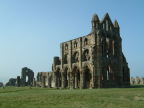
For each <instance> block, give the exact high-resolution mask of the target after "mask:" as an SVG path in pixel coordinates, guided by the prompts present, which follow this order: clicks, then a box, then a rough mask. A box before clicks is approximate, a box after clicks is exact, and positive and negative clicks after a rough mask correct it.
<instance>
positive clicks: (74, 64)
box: [38, 13, 130, 88]
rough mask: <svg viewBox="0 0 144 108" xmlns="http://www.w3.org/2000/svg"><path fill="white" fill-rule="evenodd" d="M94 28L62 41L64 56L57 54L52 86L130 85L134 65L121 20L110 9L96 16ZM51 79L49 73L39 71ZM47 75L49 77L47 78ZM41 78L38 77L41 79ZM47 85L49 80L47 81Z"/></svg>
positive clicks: (62, 53)
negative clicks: (124, 43) (128, 55)
mask: <svg viewBox="0 0 144 108" xmlns="http://www.w3.org/2000/svg"><path fill="white" fill-rule="evenodd" d="M91 23H92V30H91V32H90V33H89V34H88V35H86V36H83V37H79V38H77V39H73V40H70V41H67V42H63V43H61V45H60V46H61V57H54V61H53V65H52V71H53V72H52V73H51V80H50V81H51V83H50V86H51V87H56V88H105V87H106V88H107V87H125V86H129V85H130V69H129V67H128V63H127V61H126V58H125V56H124V54H123V52H122V39H121V36H120V27H119V25H118V22H117V21H115V22H114V23H112V21H111V19H110V17H109V15H108V13H107V14H106V15H105V16H104V18H103V19H102V20H101V21H100V20H99V18H98V16H97V15H94V16H93V18H92V21H91ZM39 74H40V75H38V76H42V77H41V82H43V83H45V81H46V80H45V79H46V78H47V81H46V82H47V83H48V82H49V81H48V79H49V77H48V73H39ZM44 77H46V78H44ZM39 79H40V78H38V81H39ZM44 85H46V84H44Z"/></svg>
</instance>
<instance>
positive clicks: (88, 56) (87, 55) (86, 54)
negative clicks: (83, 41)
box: [83, 49, 90, 61]
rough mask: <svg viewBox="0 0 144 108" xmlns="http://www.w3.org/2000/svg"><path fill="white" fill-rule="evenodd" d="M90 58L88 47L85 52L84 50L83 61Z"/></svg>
mask: <svg viewBox="0 0 144 108" xmlns="http://www.w3.org/2000/svg"><path fill="white" fill-rule="evenodd" d="M88 60H90V55H89V50H88V49H86V50H85V51H84V52H83V61H88Z"/></svg>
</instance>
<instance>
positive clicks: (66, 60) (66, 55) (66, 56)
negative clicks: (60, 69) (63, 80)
mask: <svg viewBox="0 0 144 108" xmlns="http://www.w3.org/2000/svg"><path fill="white" fill-rule="evenodd" d="M67 63H68V54H65V55H64V64H67Z"/></svg>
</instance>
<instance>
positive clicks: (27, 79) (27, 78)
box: [26, 75, 29, 83]
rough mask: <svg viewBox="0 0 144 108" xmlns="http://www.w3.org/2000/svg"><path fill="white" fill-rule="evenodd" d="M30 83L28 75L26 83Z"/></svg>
mask: <svg viewBox="0 0 144 108" xmlns="http://www.w3.org/2000/svg"><path fill="white" fill-rule="evenodd" d="M28 81H29V77H28V76H27V75H26V83H28Z"/></svg>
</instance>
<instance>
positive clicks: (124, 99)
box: [0, 87, 144, 108]
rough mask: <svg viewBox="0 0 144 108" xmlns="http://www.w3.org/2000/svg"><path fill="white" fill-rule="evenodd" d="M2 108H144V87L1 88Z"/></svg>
mask: <svg viewBox="0 0 144 108" xmlns="http://www.w3.org/2000/svg"><path fill="white" fill-rule="evenodd" d="M0 108H144V88H113V89H92V90H55V89H47V88H32V89H30V88H28V87H23V88H16V87H7V88H5V89H3V88H0Z"/></svg>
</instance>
